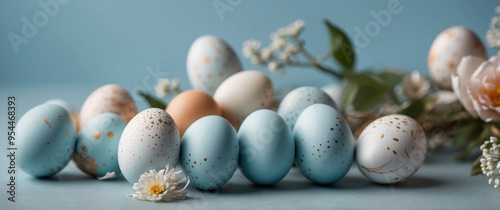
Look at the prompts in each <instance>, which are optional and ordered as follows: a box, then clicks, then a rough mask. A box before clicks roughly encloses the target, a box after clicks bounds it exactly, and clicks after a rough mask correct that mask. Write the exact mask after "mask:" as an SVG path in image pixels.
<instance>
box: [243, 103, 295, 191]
mask: <svg viewBox="0 0 500 210" xmlns="http://www.w3.org/2000/svg"><path fill="white" fill-rule="evenodd" d="M238 141H239V142H240V158H239V165H240V168H241V172H242V173H243V175H245V177H246V178H248V179H249V180H250V181H252V182H253V183H255V184H259V185H272V184H275V183H277V182H279V181H280V180H281V179H283V177H285V176H286V174H287V173H288V171H290V168H291V167H292V164H293V160H294V156H295V142H294V140H293V137H292V132H291V131H290V129H288V125H287V124H286V122H285V120H283V118H281V116H280V115H278V114H277V113H276V112H274V111H271V110H267V109H261V110H257V111H255V112H253V113H252V114H250V115H249V116H248V117H247V118H246V119H245V121H243V123H242V124H241V127H240V130H239V131H238Z"/></svg>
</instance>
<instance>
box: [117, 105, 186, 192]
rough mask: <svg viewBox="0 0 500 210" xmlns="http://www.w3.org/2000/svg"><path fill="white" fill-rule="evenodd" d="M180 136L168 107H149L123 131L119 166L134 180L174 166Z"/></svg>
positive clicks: (128, 177) (127, 177)
mask: <svg viewBox="0 0 500 210" xmlns="http://www.w3.org/2000/svg"><path fill="white" fill-rule="evenodd" d="M179 151H180V138H179V131H178V130H177V127H176V126H175V123H174V120H173V119H172V117H170V115H169V114H167V112H165V110H162V109H158V108H149V109H146V110H144V111H142V112H140V113H139V114H137V115H136V116H135V117H134V118H132V120H130V122H129V123H128V124H127V126H126V127H125V129H124V130H123V133H122V136H121V138H120V143H119V145H118V165H119V166H120V170H121V172H122V174H123V176H124V177H125V179H127V181H128V182H130V183H135V182H137V181H138V180H139V177H140V176H141V174H143V173H144V172H146V171H148V170H152V169H155V170H157V171H159V170H161V169H162V168H165V166H166V165H170V166H174V165H175V164H176V163H177V159H178V158H179Z"/></svg>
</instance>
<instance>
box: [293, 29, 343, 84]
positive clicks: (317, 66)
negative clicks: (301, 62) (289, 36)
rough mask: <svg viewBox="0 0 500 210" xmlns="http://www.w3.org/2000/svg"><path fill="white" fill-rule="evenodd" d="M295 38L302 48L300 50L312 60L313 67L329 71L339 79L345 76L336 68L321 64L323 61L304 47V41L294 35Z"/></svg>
mask: <svg viewBox="0 0 500 210" xmlns="http://www.w3.org/2000/svg"><path fill="white" fill-rule="evenodd" d="M293 40H294V41H295V42H296V43H297V45H298V47H299V48H300V52H301V53H302V54H303V55H304V56H305V57H306V58H307V60H309V62H311V65H312V66H313V67H316V68H317V69H319V70H321V71H322V72H325V73H328V74H331V75H333V76H334V77H336V78H337V79H342V78H343V76H342V75H340V74H339V73H337V72H336V71H335V70H334V69H331V68H328V67H325V66H323V65H321V62H320V61H318V60H317V59H316V58H315V57H314V56H313V55H312V54H311V53H309V52H308V51H307V50H306V49H305V48H304V42H301V41H300V40H299V39H298V38H297V37H293Z"/></svg>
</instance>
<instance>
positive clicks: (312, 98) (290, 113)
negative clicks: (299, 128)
mask: <svg viewBox="0 0 500 210" xmlns="http://www.w3.org/2000/svg"><path fill="white" fill-rule="evenodd" d="M313 104H326V105H329V106H331V107H333V108H336V105H335V102H333V100H332V98H330V96H329V95H328V94H326V93H325V92H324V91H323V90H321V89H319V88H316V87H310V86H305V87H299V88H296V89H294V90H292V91H290V92H289V93H288V94H287V95H286V96H285V98H283V100H282V101H281V103H280V106H279V108H278V114H280V115H281V117H283V119H285V121H286V123H287V124H288V126H289V127H290V129H291V130H293V128H294V126H295V123H296V122H297V119H298V118H299V116H300V114H301V113H302V112H303V111H304V110H305V109H306V108H307V107H309V106H311V105H313Z"/></svg>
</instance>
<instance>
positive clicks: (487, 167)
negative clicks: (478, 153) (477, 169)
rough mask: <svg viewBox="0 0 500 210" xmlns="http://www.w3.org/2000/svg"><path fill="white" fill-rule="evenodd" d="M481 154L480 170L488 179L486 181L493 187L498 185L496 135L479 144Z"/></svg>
mask: <svg viewBox="0 0 500 210" xmlns="http://www.w3.org/2000/svg"><path fill="white" fill-rule="evenodd" d="M480 148H481V150H482V151H483V155H482V157H481V159H480V162H481V171H482V172H483V174H484V175H486V176H487V177H488V178H489V180H488V183H489V184H490V185H493V187H495V188H498V187H500V145H499V144H498V139H497V137H494V136H492V137H490V139H489V140H486V141H484V143H483V145H481V147H480Z"/></svg>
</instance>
